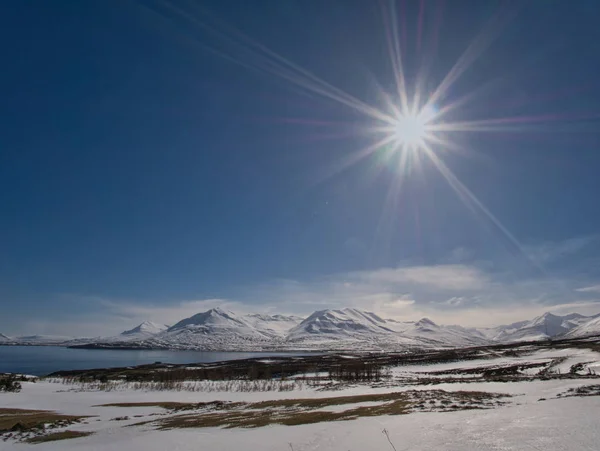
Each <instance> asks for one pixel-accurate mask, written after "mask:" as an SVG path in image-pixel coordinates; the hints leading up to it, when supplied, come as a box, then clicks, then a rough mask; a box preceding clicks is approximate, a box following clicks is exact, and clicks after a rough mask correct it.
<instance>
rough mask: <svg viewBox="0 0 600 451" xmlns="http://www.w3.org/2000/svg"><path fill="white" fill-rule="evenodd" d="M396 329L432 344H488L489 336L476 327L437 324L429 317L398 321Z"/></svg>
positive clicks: (407, 335) (406, 335) (405, 334)
mask: <svg viewBox="0 0 600 451" xmlns="http://www.w3.org/2000/svg"><path fill="white" fill-rule="evenodd" d="M396 330H397V331H398V332H399V333H400V334H402V335H403V336H405V337H411V338H414V339H415V340H420V341H423V342H426V343H429V344H430V345H434V346H448V345H451V346H479V345H485V344H490V340H489V338H487V337H486V336H485V335H484V334H482V333H481V332H479V331H478V330H477V329H470V328H469V329H468V328H465V327H461V326H446V325H438V324H436V323H434V322H433V321H432V320H430V319H429V318H422V319H420V320H419V321H416V322H408V323H400V325H399V326H397V329H396Z"/></svg>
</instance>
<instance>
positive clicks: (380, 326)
mask: <svg viewBox="0 0 600 451" xmlns="http://www.w3.org/2000/svg"><path fill="white" fill-rule="evenodd" d="M393 333H394V331H393V330H392V329H390V328H389V327H387V323H386V321H385V320H384V319H382V318H380V317H379V316H377V315H375V314H374V313H371V312H364V311H361V310H358V309H352V308H347V309H343V310H318V311H316V312H314V313H313V314H312V315H310V316H309V317H308V318H306V319H305V320H304V321H302V322H301V323H300V324H298V325H297V326H296V327H294V328H293V329H291V330H290V331H289V333H288V336H287V340H288V341H305V340H310V339H314V338H315V337H316V338H319V339H327V340H329V339H331V338H360V337H361V336H363V335H368V336H376V335H382V334H383V335H389V334H393Z"/></svg>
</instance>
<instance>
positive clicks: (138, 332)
mask: <svg viewBox="0 0 600 451" xmlns="http://www.w3.org/2000/svg"><path fill="white" fill-rule="evenodd" d="M168 328H169V326H166V325H164V324H158V323H153V322H152V321H144V322H143V323H141V324H140V325H138V326H136V327H134V328H133V329H129V330H126V331H124V332H121V335H120V336H122V337H126V338H133V337H140V338H142V337H150V336H153V335H156V334H159V333H161V332H163V331H165V330H167V329H168Z"/></svg>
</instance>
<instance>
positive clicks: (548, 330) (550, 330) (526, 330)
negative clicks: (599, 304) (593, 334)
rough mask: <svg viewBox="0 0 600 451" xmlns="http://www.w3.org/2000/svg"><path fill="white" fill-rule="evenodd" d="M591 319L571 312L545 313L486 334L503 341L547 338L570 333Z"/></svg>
mask: <svg viewBox="0 0 600 451" xmlns="http://www.w3.org/2000/svg"><path fill="white" fill-rule="evenodd" d="M589 320H590V317H586V316H583V315H580V314H578V313H571V314H568V315H564V316H560V315H554V314H552V313H544V314H543V315H540V316H538V317H536V318H534V319H532V320H530V321H520V322H518V323H514V324H510V325H507V326H499V327H496V328H493V329H489V330H488V331H487V333H486V335H488V336H489V338H491V339H492V340H494V341H498V342H501V343H509V342H517V341H535V340H546V339H549V338H554V337H560V336H563V335H566V334H568V333H569V332H570V331H571V330H573V329H574V328H576V327H578V326H579V325H581V324H584V323H586V322H587V321H589Z"/></svg>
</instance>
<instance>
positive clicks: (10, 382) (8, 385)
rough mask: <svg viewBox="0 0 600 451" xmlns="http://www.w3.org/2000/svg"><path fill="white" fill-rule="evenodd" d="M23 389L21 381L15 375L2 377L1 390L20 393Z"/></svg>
mask: <svg viewBox="0 0 600 451" xmlns="http://www.w3.org/2000/svg"><path fill="white" fill-rule="evenodd" d="M20 391H21V383H20V382H19V381H18V380H17V378H16V377H15V376H13V375H10V376H7V377H3V378H2V379H0V392H13V393H18V392H20Z"/></svg>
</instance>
